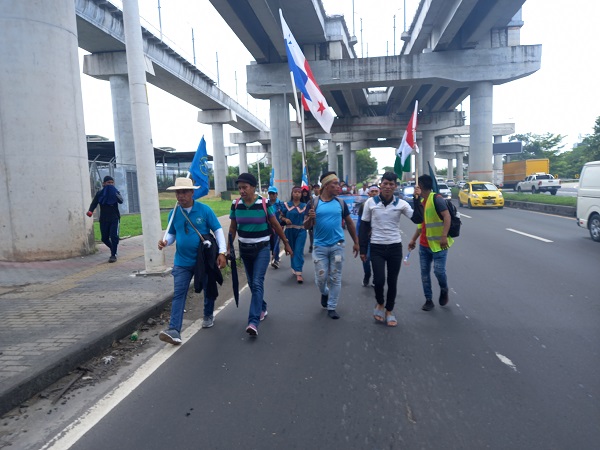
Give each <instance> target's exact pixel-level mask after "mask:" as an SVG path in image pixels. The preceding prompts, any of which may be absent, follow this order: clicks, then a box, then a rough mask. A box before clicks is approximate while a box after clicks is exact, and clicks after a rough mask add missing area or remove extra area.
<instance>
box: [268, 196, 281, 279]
mask: <svg viewBox="0 0 600 450" xmlns="http://www.w3.org/2000/svg"><path fill="white" fill-rule="evenodd" d="M267 194H269V206H272V207H273V212H274V213H275V218H276V219H277V221H278V222H279V225H281V227H282V228H283V226H284V224H283V223H282V222H281V208H283V202H282V201H281V200H279V198H277V196H278V192H277V188H276V187H275V186H270V187H269V190H267ZM271 253H272V256H273V259H271V267H273V269H279V236H277V233H275V232H274V231H272V232H271Z"/></svg>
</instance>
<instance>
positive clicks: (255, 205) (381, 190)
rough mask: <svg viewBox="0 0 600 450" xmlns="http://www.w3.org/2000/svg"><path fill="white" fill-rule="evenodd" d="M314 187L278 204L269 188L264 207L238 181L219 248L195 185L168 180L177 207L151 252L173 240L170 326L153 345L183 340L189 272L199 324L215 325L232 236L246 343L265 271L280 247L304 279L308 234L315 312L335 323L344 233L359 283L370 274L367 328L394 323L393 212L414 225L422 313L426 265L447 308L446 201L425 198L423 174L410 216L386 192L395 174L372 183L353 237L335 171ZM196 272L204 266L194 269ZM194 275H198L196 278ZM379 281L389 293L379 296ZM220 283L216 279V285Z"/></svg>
mask: <svg viewBox="0 0 600 450" xmlns="http://www.w3.org/2000/svg"><path fill="white" fill-rule="evenodd" d="M320 181H321V185H320V186H318V185H316V186H315V187H314V188H315V191H314V192H313V194H312V195H311V193H310V190H309V189H308V187H307V186H305V187H302V188H301V187H297V186H295V187H294V188H293V189H292V194H291V199H290V200H289V201H287V202H285V201H281V200H280V199H278V198H277V197H278V192H277V189H276V188H275V187H274V186H272V187H270V188H269V190H268V196H269V199H268V200H267V199H265V198H264V197H262V196H260V195H259V194H257V192H256V186H257V181H256V178H255V177H254V176H253V175H251V174H249V173H242V174H240V175H239V177H238V178H237V180H236V183H237V187H238V191H239V193H240V198H239V199H237V200H234V201H233V202H232V204H231V209H230V213H229V218H230V226H229V239H228V240H227V241H226V240H225V236H224V233H223V229H222V227H221V225H220V224H219V221H218V219H217V218H216V216H215V214H214V212H213V211H212V210H211V209H210V208H209V207H208V206H206V205H204V204H202V203H200V202H195V201H193V190H194V189H196V187H195V186H194V185H193V183H192V180H190V179H187V178H178V179H176V182H175V186H172V187H170V188H168V190H174V191H175V193H176V197H177V201H178V207H176V208H175V209H174V210H173V212H172V213H171V216H172V217H171V216H170V217H169V219H170V222H171V223H172V225H171V226H170V228H169V229H168V230H167V233H166V235H165V239H164V240H161V241H159V242H158V248H159V250H162V249H163V248H165V247H166V246H167V245H170V244H172V243H173V242H175V241H176V240H177V248H176V252H175V259H174V264H173V277H174V286H175V288H174V295H173V301H172V310H171V319H170V323H169V328H168V329H167V330H165V331H162V332H161V333H160V334H159V337H160V339H161V340H162V341H165V342H168V343H171V344H175V345H177V344H180V343H181V342H182V341H181V335H180V332H181V327H182V320H183V312H184V307H185V301H186V297H187V290H188V287H189V284H190V282H191V279H192V277H193V276H194V275H196V279H195V284H196V285H200V289H202V287H204V319H203V321H202V327H203V328H210V327H212V326H213V324H214V316H213V311H214V303H215V299H216V295H215V290H216V289H215V287H216V282H215V279H216V280H217V281H219V277H218V275H216V272H219V270H220V269H222V268H223V267H225V265H226V258H228V257H230V255H231V254H232V251H233V249H232V248H231V245H232V242H233V239H234V238H235V237H236V236H237V239H238V246H239V256H240V257H241V259H242V261H243V263H244V270H245V272H246V278H247V282H248V286H249V288H250V292H251V300H250V308H249V314H248V325H247V327H246V332H247V333H248V334H249V336H251V337H256V336H258V327H259V324H260V322H261V321H263V320H264V319H265V318H266V317H267V315H268V310H267V302H266V301H265V299H264V278H265V274H266V272H267V269H268V267H269V265H271V267H273V268H274V269H277V268H279V254H280V247H281V244H282V243H283V247H284V251H285V254H287V255H289V256H290V258H291V270H292V275H293V276H294V277H295V278H296V281H297V282H298V283H299V284H302V283H303V282H304V279H303V276H302V270H303V266H304V248H305V245H306V239H307V236H310V249H309V251H310V253H311V254H312V259H313V262H314V265H315V283H316V285H317V287H318V289H319V291H320V294H321V306H322V307H323V308H324V309H326V310H327V315H328V317H330V318H331V319H339V318H340V316H339V314H338V313H337V311H336V307H337V303H338V300H339V297H340V291H341V284H342V269H343V264H344V257H345V246H346V235H345V230H344V228H345V229H347V230H348V234H349V235H350V237H351V239H352V241H353V248H352V250H353V254H354V257H355V258H356V257H357V256H358V255H359V254H360V257H361V260H362V262H363V264H364V267H365V279H366V281H364V280H363V285H365V286H368V279H367V277H366V275H367V267H368V266H372V268H373V287H374V291H375V298H376V305H375V308H374V310H373V317H374V319H375V321H377V322H381V323H383V324H386V325H387V326H390V327H394V326H396V325H397V319H396V317H395V316H394V314H393V309H394V303H395V297H396V284H397V279H398V274H399V271H400V266H401V261H402V243H401V237H400V229H399V222H400V217H401V215H405V216H406V217H407V218H408V219H410V220H411V221H412V222H414V223H415V224H417V225H418V228H417V231H416V232H415V234H414V236H413V238H412V239H411V241H410V243H409V244H408V248H409V250H412V249H414V248H415V247H416V241H417V239H419V244H420V250H419V254H420V259H421V278H422V281H423V290H424V293H425V297H426V303H425V305H423V308H422V309H423V310H425V311H430V310H431V309H432V308H433V303H432V300H431V296H432V293H431V282H430V278H429V277H430V275H429V272H430V271H431V265H432V264H434V274H435V275H436V277H437V279H438V281H439V284H440V288H441V294H440V305H442V306H444V305H446V304H447V302H448V285H447V280H446V275H445V261H446V255H447V250H448V248H449V247H450V246H451V245H452V239H451V238H450V237H447V234H448V229H449V225H450V216H449V213H448V211H447V208H446V207H445V201H440V200H439V198H438V197H439V196H436V195H430V194H431V192H432V182H431V177H429V176H428V175H423V176H421V177H419V184H418V186H417V187H416V189H415V203H414V204H415V209H414V210H413V208H411V206H410V205H409V204H408V203H407V202H405V201H404V200H401V199H399V198H397V197H395V196H394V195H393V192H394V189H395V187H396V184H397V176H396V174H394V173H392V172H386V173H385V174H384V175H383V177H382V180H381V183H380V185H379V186H372V189H369V194H370V195H369V198H368V199H367V200H366V201H365V203H364V204H363V206H362V207H361V213H360V219H359V223H360V234H359V233H358V231H357V228H356V227H355V224H354V222H353V220H352V218H351V217H350V211H349V209H348V206H347V205H346V203H345V202H344V201H343V200H342V199H341V198H339V197H338V194H339V193H341V188H340V180H339V178H338V177H337V175H336V173H335V172H327V173H325V174H323V175H322V176H321V179H320ZM420 197H422V200H421V198H420ZM190 228H192V229H193V230H190ZM309 231H311V232H312V233H309ZM211 232H212V234H213V235H214V238H213V236H212V235H211ZM359 236H360V238H359ZM209 240H211V241H212V242H213V243H214V245H213V248H212V250H210V245H209V246H206V242H207V241H209ZM200 255H204V256H203V257H200ZM211 258H212V259H211ZM209 263H211V264H209ZM369 263H370V264H369ZM198 265H203V266H206V267H202V268H201V269H202V270H198V267H197V266H198ZM209 266H210V267H211V269H210V270H209ZM386 268H387V270H386ZM198 274H200V275H198ZM219 274H220V272H219ZM386 275H387V276H386ZM199 277H201V278H200V279H198V278H199ZM369 278H370V270H369ZM386 278H387V294H386V295H385V296H384V290H385V284H386ZM220 281H221V282H222V279H221V280H220ZM365 283H366V284H365ZM207 287H210V289H207ZM196 292H199V290H198V289H197V290H196Z"/></svg>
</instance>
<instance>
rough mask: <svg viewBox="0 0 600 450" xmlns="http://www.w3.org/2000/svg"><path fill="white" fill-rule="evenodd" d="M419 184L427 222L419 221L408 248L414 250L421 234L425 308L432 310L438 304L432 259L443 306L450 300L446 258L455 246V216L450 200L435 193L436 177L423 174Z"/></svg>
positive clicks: (424, 220)
mask: <svg viewBox="0 0 600 450" xmlns="http://www.w3.org/2000/svg"><path fill="white" fill-rule="evenodd" d="M418 185H419V187H420V188H421V202H422V203H423V205H424V207H423V223H422V224H420V225H418V227H417V230H416V231H415V234H414V235H413V237H412V239H411V240H410V242H409V243H408V250H409V251H411V250H414V248H415V247H416V242H417V238H419V237H420V239H419V244H420V246H419V258H420V260H421V280H422V282H423V292H424V294H425V304H424V305H423V307H422V308H421V309H422V310H423V311H431V310H432V309H433V308H434V307H435V305H434V304H433V301H432V297H433V292H432V290H431V275H430V272H431V263H432V262H433V273H434V275H435V277H436V278H437V280H438V283H439V284H440V299H439V302H440V306H446V305H447V304H448V280H447V278H446V258H447V257H448V249H449V248H450V247H451V246H452V243H453V242H454V240H453V239H452V238H451V237H449V236H448V230H449V229H450V221H451V218H450V213H449V212H448V207H447V206H446V200H444V198H443V197H442V196H441V195H435V193H432V189H433V180H432V178H431V177H430V176H429V175H421V176H420V177H419V180H418ZM432 194H433V195H432ZM415 200H416V199H415ZM438 212H439V214H438ZM440 217H441V218H440Z"/></svg>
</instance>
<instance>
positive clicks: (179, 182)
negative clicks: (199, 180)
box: [167, 178, 200, 191]
mask: <svg viewBox="0 0 600 450" xmlns="http://www.w3.org/2000/svg"><path fill="white" fill-rule="evenodd" d="M199 187H200V186H194V182H193V181H192V180H191V178H175V186H170V187H168V188H167V191H183V190H185V189H198V188H199Z"/></svg>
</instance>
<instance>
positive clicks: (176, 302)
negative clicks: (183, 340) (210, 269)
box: [169, 266, 215, 333]
mask: <svg viewBox="0 0 600 450" xmlns="http://www.w3.org/2000/svg"><path fill="white" fill-rule="evenodd" d="M171 273H172V275H173V285H174V289H173V301H172V302H171V320H170V321H169V330H177V332H179V333H181V326H182V324H183V310H184V309H185V301H186V299H187V293H188V290H189V288H190V282H191V281H192V277H193V276H194V266H173V271H172V272H171ZM207 282H208V277H206V276H205V277H204V280H203V281H202V283H203V284H204V285H206V283H207ZM203 291H204V315H205V316H210V317H212V315H213V311H214V309H215V299H209V298H206V289H203Z"/></svg>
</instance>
